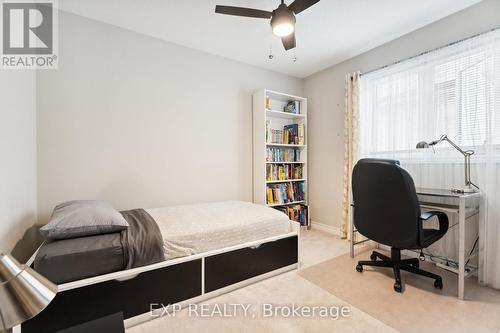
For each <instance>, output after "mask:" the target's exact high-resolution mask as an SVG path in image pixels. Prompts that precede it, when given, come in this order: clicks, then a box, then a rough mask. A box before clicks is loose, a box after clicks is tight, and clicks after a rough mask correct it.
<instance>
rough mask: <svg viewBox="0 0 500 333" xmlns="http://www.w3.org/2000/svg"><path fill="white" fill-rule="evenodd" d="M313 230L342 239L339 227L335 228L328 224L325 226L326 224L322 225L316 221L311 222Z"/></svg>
mask: <svg viewBox="0 0 500 333" xmlns="http://www.w3.org/2000/svg"><path fill="white" fill-rule="evenodd" d="M311 228H312V229H315V230H319V231H323V232H326V233H328V234H331V235H335V236H339V237H340V228H339V227H334V226H331V225H328V224H324V223H320V222H316V221H311Z"/></svg>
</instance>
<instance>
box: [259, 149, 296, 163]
mask: <svg viewBox="0 0 500 333" xmlns="http://www.w3.org/2000/svg"><path fill="white" fill-rule="evenodd" d="M266 153H267V154H266V161H267V162H300V149H296V148H283V147H267V148H266Z"/></svg>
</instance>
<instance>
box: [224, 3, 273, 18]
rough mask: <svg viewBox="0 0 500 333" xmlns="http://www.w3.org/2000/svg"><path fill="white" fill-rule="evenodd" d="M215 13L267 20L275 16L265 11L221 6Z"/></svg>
mask: <svg viewBox="0 0 500 333" xmlns="http://www.w3.org/2000/svg"><path fill="white" fill-rule="evenodd" d="M215 12H216V13H218V14H226V15H235V16H245V17H255V18H265V19H270V18H271V16H273V13H272V12H268V11H265V10H260V9H253V8H244V7H232V6H219V5H217V6H215Z"/></svg>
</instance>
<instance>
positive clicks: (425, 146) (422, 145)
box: [417, 141, 430, 149]
mask: <svg viewBox="0 0 500 333" xmlns="http://www.w3.org/2000/svg"><path fill="white" fill-rule="evenodd" d="M429 147H430V145H429V144H428V143H427V142H425V141H420V142H419V143H417V149H421V148H429Z"/></svg>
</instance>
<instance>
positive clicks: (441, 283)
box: [434, 279, 443, 289]
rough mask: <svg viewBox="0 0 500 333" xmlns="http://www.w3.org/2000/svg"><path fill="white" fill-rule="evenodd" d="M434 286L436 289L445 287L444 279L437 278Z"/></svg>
mask: <svg viewBox="0 0 500 333" xmlns="http://www.w3.org/2000/svg"><path fill="white" fill-rule="evenodd" d="M434 288H436V289H443V280H441V279H439V280H435V281H434Z"/></svg>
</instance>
